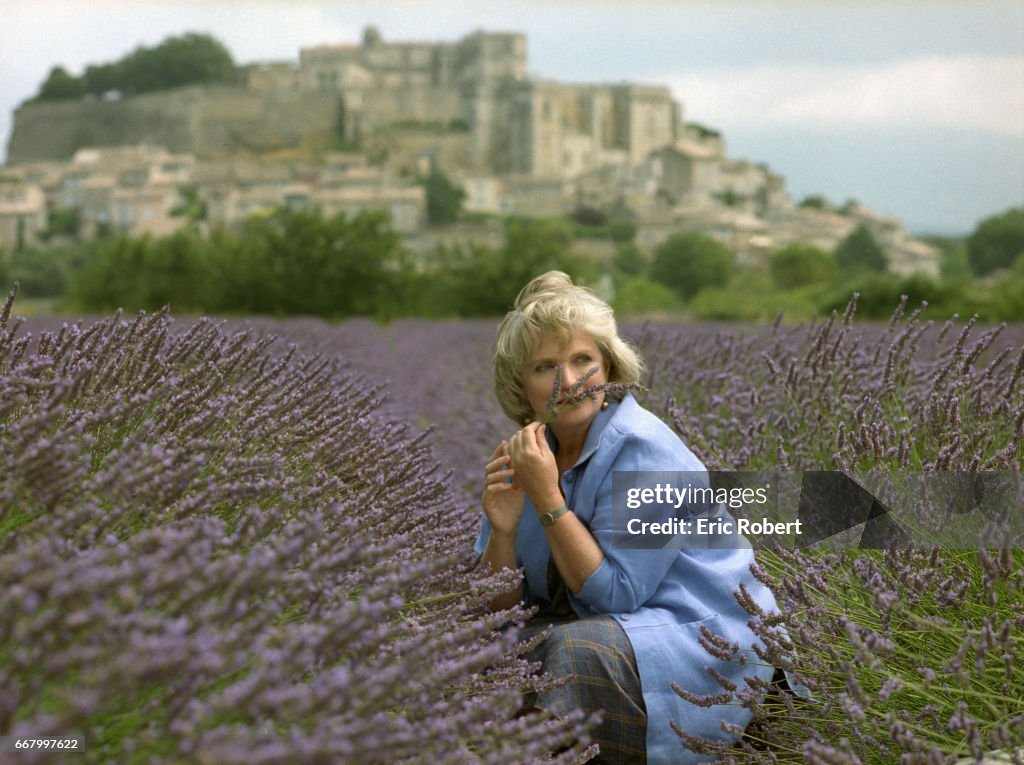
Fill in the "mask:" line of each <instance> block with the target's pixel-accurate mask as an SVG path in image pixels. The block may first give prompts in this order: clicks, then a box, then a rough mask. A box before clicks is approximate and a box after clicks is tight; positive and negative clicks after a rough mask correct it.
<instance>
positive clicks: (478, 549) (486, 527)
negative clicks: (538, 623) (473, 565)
mask: <svg viewBox="0 0 1024 765" xmlns="http://www.w3.org/2000/svg"><path fill="white" fill-rule="evenodd" d="M481 518H482V521H481V523H480V534H479V535H477V538H476V544H474V545H473V552H475V553H476V554H477V557H478V558H479V557H480V556H481V555H483V554H484V550H486V549H487V540H488V539H490V538H491V522H490V520H489V519H488V518H487V516H486V515H481Z"/></svg>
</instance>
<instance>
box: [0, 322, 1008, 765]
mask: <svg viewBox="0 0 1024 765" xmlns="http://www.w3.org/2000/svg"><path fill="white" fill-rule="evenodd" d="M852 310H853V309H852V307H851V310H850V311H849V312H848V314H847V316H845V317H834V318H833V320H831V321H829V322H826V323H823V324H821V325H820V326H811V327H809V326H803V325H801V326H796V327H788V326H785V325H777V326H775V327H770V328H750V329H749V330H736V329H735V328H732V327H721V328H718V327H713V326H689V327H633V328H628V330H627V334H628V335H629V336H630V337H632V338H633V339H634V341H635V342H636V343H637V344H638V345H639V346H640V347H641V348H642V349H643V351H644V355H645V356H646V358H647V360H648V363H649V373H648V378H647V381H646V382H647V386H648V388H649V392H648V393H647V394H645V396H644V398H645V401H646V403H647V405H648V406H650V407H651V408H653V409H654V410H655V411H657V412H658V413H659V414H661V415H662V416H663V417H664V418H665V419H666V420H667V421H669V422H671V423H672V424H673V425H674V427H675V428H676V429H677V430H678V431H679V432H680V434H681V435H682V436H683V437H684V438H685V439H686V440H687V441H688V443H690V444H691V446H692V447H693V448H694V450H695V451H697V453H698V454H699V455H700V456H701V457H702V458H703V459H704V460H705V461H706V462H707V463H708V465H709V466H711V467H715V468H735V469H740V468H751V467H762V466H765V465H772V464H781V465H789V466H792V467H834V466H838V467H844V468H858V467H860V468H863V467H868V466H888V467H893V468H904V469H915V470H937V469H945V468H964V469H1008V470H1016V471H1018V474H1019V470H1020V466H1021V462H1022V454H1024V450H1022V446H1021V438H1022V428H1024V395H1022V387H1024V385H1022V383H1024V381H1022V379H1021V377H1022V373H1024V353H1022V351H1021V345H1022V341H1024V332H1022V331H1021V328H1019V327H1016V328H1002V329H999V328H996V329H993V330H987V331H985V330H980V329H979V328H976V327H973V326H972V325H970V324H969V323H968V324H967V325H964V324H963V323H959V324H957V323H950V324H949V325H947V326H945V327H933V326H931V325H928V324H921V323H920V322H919V321H918V319H917V317H916V316H915V315H911V316H910V317H908V318H903V317H902V316H900V317H898V318H897V319H895V320H894V321H893V322H892V324H890V325H889V326H888V327H862V326H861V325H857V324H854V323H852V322H851V321H850V319H851V315H852ZM37 324H38V326H34V327H32V329H33V330H34V331H35V332H36V334H37V335H38V331H39V330H43V329H45V328H46V323H45V322H43V321H40V322H37ZM182 325H188V326H182ZM494 329H495V327H494V324H493V323H468V322H459V323H436V322H434V323H430V322H416V321H404V322H395V323H393V324H391V325H389V326H387V327H381V326H379V325H376V324H373V323H371V322H363V321H355V322H348V323H346V324H343V325H338V326H332V325H329V324H326V323H323V322H319V321H312V320H309V321H307V320H293V321H288V322H273V321H269V320H251V321H248V322H244V323H242V324H241V325H236V324H234V323H232V324H229V325H227V326H218V325H215V324H212V323H210V322H199V323H191V322H176V321H172V320H171V319H170V318H169V317H166V316H155V317H148V318H144V319H139V320H136V321H133V322H124V321H120V320H119V319H116V318H115V319H108V320H105V321H102V322H100V323H98V324H95V325H88V328H87V329H81V328H79V329H76V328H68V329H65V330H64V331H62V332H59V333H55V335H54V336H53V337H51V338H49V339H47V340H45V341H44V342H42V343H40V344H39V345H38V346H35V345H33V343H34V342H35V341H34V340H31V341H30V340H29V338H28V336H27V335H26V333H25V332H23V331H20V330H17V329H15V328H13V327H9V328H7V329H6V330H5V331H4V333H3V334H2V335H0V385H2V390H0V395H2V398H0V428H2V430H0V443H2V444H3V451H2V456H0V459H2V460H3V462H4V464H3V470H4V472H3V474H2V476H3V477H2V478H0V513H2V515H0V556H2V557H0V580H2V581H0V584H2V585H3V590H2V591H3V593H4V594H3V595H0V598H3V599H4V602H3V609H5V610H4V612H5V613H7V612H10V613H12V614H16V618H15V619H14V620H13V622H12V623H11V624H10V625H9V626H0V635H2V637H0V656H3V658H4V659H6V661H0V672H5V673H6V674H5V675H4V677H3V678H2V680H0V689H3V690H0V734H2V733H4V732H22V731H31V732H34V733H39V732H40V730H41V728H40V726H42V727H43V728H44V729H45V730H51V731H53V732H67V731H68V730H69V729H70V728H72V727H74V728H75V729H79V730H85V731H88V733H89V735H90V736H91V739H90V740H91V741H93V742H94V743H95V747H94V748H93V750H92V751H93V752H99V753H100V754H94V755H91V756H93V757H95V758H96V761H101V760H102V759H103V758H104V757H106V756H108V755H110V754H111V753H112V752H116V753H117V755H116V756H115V757H114V758H115V759H117V758H123V759H135V760H138V761H148V760H149V759H150V758H151V757H154V756H155V757H157V759H160V758H164V759H169V760H174V759H176V758H180V757H182V756H186V757H189V758H192V759H199V758H202V757H205V758H208V759H209V760H211V761H254V762H257V761H263V762H277V761H288V760H289V759H291V760H297V761H316V760H317V758H318V757H322V758H323V759H324V760H325V761H330V760H331V758H334V760H335V761H337V760H338V758H340V759H341V760H342V761H353V762H364V761H365V762H376V761H381V762H399V761H402V760H410V761H423V762H427V761H429V762H435V761H436V762H446V761H448V762H458V761H466V760H470V761H482V762H502V761H505V762H526V761H529V760H530V759H531V758H533V757H534V756H540V755H541V753H542V752H545V751H550V750H551V749H553V748H557V747H558V746H559V745H560V744H559V743H558V742H562V743H563V744H564V743H568V742H574V744H573V745H572V746H571V747H570V748H569V749H568V750H567V751H565V752H564V753H563V755H562V756H561V757H562V759H563V760H571V759H572V758H574V757H576V756H577V754H578V753H579V752H580V751H582V750H583V747H584V746H585V742H586V737H585V725H583V724H581V722H580V721H578V720H571V721H566V722H565V723H563V724H562V725H560V726H558V725H553V726H549V729H548V733H549V734H550V735H547V736H537V735H535V733H536V730H535V727H534V726H535V725H536V721H532V720H528V719H526V718H517V717H516V713H517V699H518V697H519V693H520V692H521V690H522V689H523V688H524V687H526V686H527V685H528V684H529V683H530V682H533V681H531V680H529V679H527V678H526V674H527V671H526V670H527V668H525V667H524V666H523V665H522V664H520V663H519V662H518V661H517V660H516V659H515V653H516V651H515V649H514V648H512V647H511V645H510V642H509V641H510V640H511V637H510V636H505V637H501V636H499V635H498V634H496V633H495V632H494V631H493V628H494V627H495V626H496V625H497V624H498V622H499V621H500V620H501V619H503V618H507V616H508V615H503V616H499V617H495V618H493V619H488V618H484V616H483V613H482V610H481V608H480V606H481V603H482V602H483V599H484V598H485V597H486V594H487V588H486V587H485V588H480V587H479V586H477V585H475V584H474V583H473V581H472V577H471V576H470V575H469V574H468V572H467V568H468V560H467V556H466V553H467V550H468V547H469V545H470V543H471V540H472V537H473V535H474V534H475V530H476V527H477V523H478V511H477V510H476V509H475V507H474V505H475V495H476V494H477V492H478V490H479V487H480V478H481V475H482V465H483V460H484V457H485V456H486V455H487V454H489V453H490V452H491V451H492V450H493V447H494V445H495V443H496V442H497V441H498V440H499V439H500V438H502V437H503V436H506V435H508V434H509V432H510V430H511V429H514V427H515V425H514V424H513V423H510V422H507V421H505V420H503V418H502V416H501V414H500V412H499V411H498V408H497V406H496V403H495V402H494V399H493V396H492V394H491V392H490V375H489V353H490V345H491V342H492V339H493V336H494ZM239 332H242V333H243V334H238V333H239ZM268 333H273V334H275V335H278V336H281V337H282V338H283V339H284V341H285V342H277V343H274V344H268V343H267V341H266V340H264V339H262V338H264V337H265V336H266V335H267V334H268ZM287 341H292V342H294V343H296V344H297V345H298V350H297V351H296V352H295V353H294V354H292V355H289V353H288V352H286V351H285V348H284V346H285V345H286V343H287ZM310 354H319V356H320V360H318V361H314V360H311V357H310ZM367 381H369V382H367ZM403 423H404V424H403ZM428 425H430V426H433V429H432V430H431V431H430V433H429V435H427V436H426V437H425V438H424V437H420V436H417V435H416V434H417V433H418V432H419V430H420V429H421V428H423V427H425V426H428ZM435 460H436V461H439V462H440V467H439V466H438V464H437V462H436V461H435ZM1022 571H1024V559H1022V557H1021V555H1020V553H1019V551H1017V552H1004V553H1001V554H999V553H997V554H993V555H988V554H985V553H983V554H982V555H981V556H979V555H978V554H977V553H974V554H971V555H966V554H960V553H935V554H930V555H913V556H910V555H903V556H900V557H897V556H891V555H875V554H861V555H859V556H843V555H838V554H815V555H810V554H806V553H803V554H796V553H791V554H785V555H784V554H776V555H764V556H762V558H761V568H760V569H759V571H758V573H759V575H760V576H762V577H764V578H765V579H766V580H768V581H770V582H771V583H772V585H773V586H774V587H775V589H776V590H777V592H778V593H779V600H780V603H781V605H782V614H781V615H757V614H755V615H754V618H755V622H756V623H757V624H758V625H759V626H758V629H759V631H760V633H761V634H762V636H763V638H764V651H763V653H764V656H749V657H745V658H746V660H750V661H762V660H770V661H774V662H775V663H777V664H787V665H790V666H791V668H792V669H793V674H795V675H796V676H797V677H798V678H799V679H801V680H802V681H803V682H804V684H805V685H807V687H809V688H810V689H811V691H812V692H813V694H814V699H815V701H814V702H813V703H811V704H808V703H803V702H800V701H799V700H795V699H793V698H792V697H790V696H787V695H786V694H782V695H781V696H780V695H778V694H775V693H772V694H768V695H767V697H766V696H765V694H764V693H763V690H764V689H762V688H758V687H749V688H734V689H723V694H727V695H728V696H729V698H730V699H731V700H732V701H733V702H734V703H742V704H747V705H749V706H751V707H752V708H754V709H755V712H756V715H757V717H756V723H755V725H754V726H753V727H752V728H751V729H750V730H749V731H748V733H747V736H746V738H745V749H733V748H729V749H725V748H723V747H720V746H718V745H716V744H715V743H714V742H704V741H699V740H695V739H692V738H689V737H687V736H686V735H685V731H681V733H682V734H683V736H682V742H681V743H685V744H686V745H688V746H691V747H693V748H697V749H707V750H708V751H710V752H714V751H716V749H717V750H718V751H719V753H720V754H721V755H722V756H723V758H724V759H726V760H733V761H742V762H756V761H764V762H774V761H798V762H803V761H807V762H877V763H888V762H896V761H900V760H901V759H902V760H904V761H907V762H935V763H939V762H952V761H953V760H954V759H955V758H956V757H957V756H958V755H961V754H968V753H978V752H981V751H984V750H986V749H991V748H995V747H1005V746H1010V745H1011V744H1013V743H1015V742H1021V741H1024V719H1022V718H1021V716H1020V709H1019V698H1020V694H1021V690H1022V688H1024V674H1022V669H1021V666H1022V664H1024V662H1021V661H1019V660H1018V650H1017V646H1016V643H1015V642H1014V639H1013V634H1014V631H1015V630H1017V629H1019V628H1020V627H1021V626H1022V625H1024V609H1022V607H1021V601H1022V598H1021V594H1022V593H1021V588H1022V586H1024V582H1022V579H1024V574H1022V573H1021V572H1022ZM782 627H785V628H786V630H787V631H786V632H783V631H782V630H781V629H780V628H782ZM5 630H6V631H5ZM836 634H839V635H843V636H844V640H841V641H837V640H835V635H836ZM794 639H795V641H796V643H797V645H798V646H799V650H794V646H793V645H792V643H791V642H790V641H791V640H794ZM708 647H709V650H717V651H732V650H733V647H731V646H716V645H714V644H713V643H709V645H708ZM496 660H497V661H498V662H499V664H498V666H499V667H500V669H499V670H497V671H495V670H492V671H490V672H484V671H483V670H484V668H485V667H487V666H488V665H493V664H494V662H495V661H496ZM364 700H365V701H364ZM712 700H713V701H716V702H718V703H720V702H721V701H722V698H715V699H709V700H708V701H709V702H710V701H712ZM780 706H782V707H785V708H786V709H787V713H786V714H785V715H780V714H778V713H777V711H778V709H777V708H778V707H780ZM680 722H681V723H684V722H685V721H680ZM764 742H768V743H767V746H768V747H769V748H768V749H765V748H764V747H765V746H766V744H765V743H764ZM129 750H130V751H131V753H130V754H128V753H127V752H129Z"/></svg>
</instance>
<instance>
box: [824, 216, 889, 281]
mask: <svg viewBox="0 0 1024 765" xmlns="http://www.w3.org/2000/svg"><path fill="white" fill-rule="evenodd" d="M832 257H834V258H835V260H836V265H837V266H838V267H839V270H840V271H841V272H842V273H844V274H858V273H863V272H874V273H881V272H882V271H885V270H886V269H887V268H888V267H889V259H888V258H887V257H886V255H885V251H884V250H882V248H881V246H880V245H879V244H878V241H877V240H876V239H875V236H874V234H872V233H871V229H870V228H868V226H867V224H865V223H861V224H860V225H859V226H857V228H855V229H854V230H853V231H851V232H850V233H849V234H848V235H847V236H846V238H845V239H843V241H841V242H840V243H839V244H837V245H836V248H835V249H834V250H833V251H832Z"/></svg>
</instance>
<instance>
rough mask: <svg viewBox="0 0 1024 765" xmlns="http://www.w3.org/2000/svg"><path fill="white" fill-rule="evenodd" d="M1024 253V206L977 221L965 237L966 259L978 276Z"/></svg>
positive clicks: (1009, 264)
mask: <svg viewBox="0 0 1024 765" xmlns="http://www.w3.org/2000/svg"><path fill="white" fill-rule="evenodd" d="M1021 254H1024V208H1020V207H1015V208H1011V209H1009V210H1007V211H1006V212H1004V213H1002V214H1001V215H993V216H992V217H990V218H986V219H985V220H983V221H981V223H979V224H978V227H977V228H976V229H975V230H974V233H972V234H971V235H970V236H969V237H968V238H967V261H968V262H969V263H970V265H971V269H972V270H973V271H974V273H975V274H977V275H978V276H983V275H984V274H988V273H991V272H993V271H995V270H997V269H1000V268H1009V267H1011V266H1012V265H1013V263H1014V261H1015V260H1016V258H1017V256H1018V255H1021Z"/></svg>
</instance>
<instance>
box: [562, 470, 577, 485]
mask: <svg viewBox="0 0 1024 765" xmlns="http://www.w3.org/2000/svg"><path fill="white" fill-rule="evenodd" d="M564 478H565V482H566V483H572V482H573V481H575V480H576V474H575V473H573V472H572V471H570V472H568V473H566V474H565V476H564Z"/></svg>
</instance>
